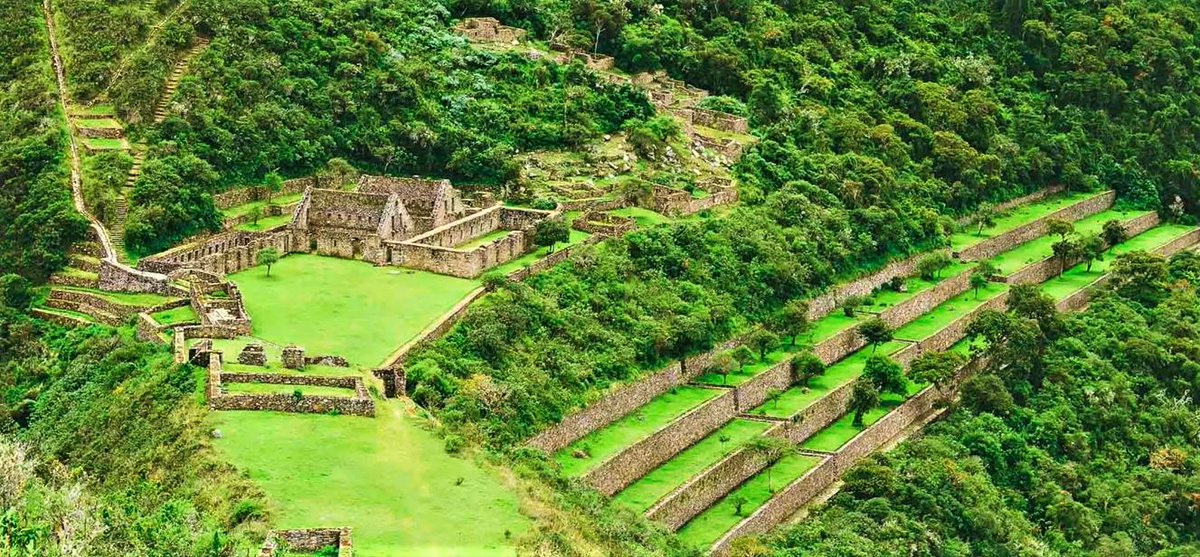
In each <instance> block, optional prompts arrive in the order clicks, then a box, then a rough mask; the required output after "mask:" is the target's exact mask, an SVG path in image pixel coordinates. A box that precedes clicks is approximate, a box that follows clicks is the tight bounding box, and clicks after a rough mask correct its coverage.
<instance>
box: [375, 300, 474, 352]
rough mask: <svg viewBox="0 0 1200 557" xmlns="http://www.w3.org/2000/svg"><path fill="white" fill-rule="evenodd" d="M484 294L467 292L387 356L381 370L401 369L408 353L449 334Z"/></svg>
mask: <svg viewBox="0 0 1200 557" xmlns="http://www.w3.org/2000/svg"><path fill="white" fill-rule="evenodd" d="M485 293H487V290H486V289H485V288H483V287H480V288H476V289H475V290H472V291H471V292H469V293H468V294H467V295H466V296H465V297H464V298H463V299H462V300H459V302H458V303H457V304H454V307H452V308H450V310H449V311H447V312H446V313H443V314H442V315H441V317H438V318H437V320H436V321H434V322H433V323H431V324H429V326H427V327H425V329H424V330H422V331H421V332H420V333H418V334H417V336H415V337H413V338H412V340H409V341H408V342H406V343H404V344H403V345H401V346H400V348H398V349H397V350H396V351H395V352H393V353H392V355H391V356H388V359H387V360H385V361H384V363H383V365H381V366H379V367H381V368H383V369H402V368H403V364H404V359H405V358H406V357H407V356H408V354H409V352H412V351H413V350H416V349H417V348H420V347H422V346H425V345H426V344H428V343H430V342H433V341H435V340H437V339H439V338H441V337H442V335H445V334H446V333H447V332H449V331H450V329H451V328H453V327H454V325H455V324H456V323H458V320H459V319H462V316H463V315H464V314H466V312H467V309H469V308H470V307H471V304H472V303H474V302H475V300H478V299H479V298H480V297H481V296H483V295H484V294H485Z"/></svg>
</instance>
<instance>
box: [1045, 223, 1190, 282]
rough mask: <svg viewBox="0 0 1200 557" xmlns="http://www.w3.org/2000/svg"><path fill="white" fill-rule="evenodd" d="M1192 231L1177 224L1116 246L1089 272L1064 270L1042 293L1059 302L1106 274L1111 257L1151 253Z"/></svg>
mask: <svg viewBox="0 0 1200 557" xmlns="http://www.w3.org/2000/svg"><path fill="white" fill-rule="evenodd" d="M1193 228H1194V227H1191V226H1184V225H1181V224H1160V225H1158V226H1156V227H1154V228H1151V229H1150V230H1147V231H1145V232H1143V233H1141V234H1138V235H1137V236H1134V237H1132V238H1130V239H1128V240H1126V241H1124V242H1121V243H1120V244H1117V245H1116V246H1115V247H1113V248H1112V249H1111V250H1109V253H1108V254H1107V255H1105V256H1104V259H1101V260H1099V261H1096V262H1094V263H1092V270H1091V271H1088V270H1087V265H1084V264H1079V265H1076V266H1074V267H1072V268H1070V269H1067V271H1066V272H1065V273H1063V274H1062V276H1059V277H1056V278H1052V279H1050V280H1048V281H1046V282H1044V283H1042V287H1041V288H1042V292H1045V293H1046V294H1049V295H1050V296H1052V297H1053V298H1054V299H1055V300H1062V299H1063V298H1066V297H1067V296H1070V295H1071V294H1074V293H1075V292H1076V291H1078V290H1079V289H1081V288H1083V287H1085V286H1087V285H1089V284H1091V283H1092V282H1093V281H1095V280H1096V279H1098V278H1100V277H1101V276H1103V275H1104V274H1105V273H1107V272H1108V268H1109V266H1110V265H1112V262H1113V259H1114V258H1115V256H1117V255H1120V254H1122V253H1129V252H1131V251H1139V250H1142V251H1152V250H1154V249H1155V248H1158V247H1159V246H1162V245H1164V244H1166V243H1167V242H1170V241H1172V240H1174V239H1175V238H1178V237H1180V236H1182V235H1184V234H1187V233H1188V232H1190V231H1191V230H1192V229H1193Z"/></svg>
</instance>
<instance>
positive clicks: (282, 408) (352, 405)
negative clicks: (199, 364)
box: [206, 357, 375, 417]
mask: <svg viewBox="0 0 1200 557" xmlns="http://www.w3.org/2000/svg"><path fill="white" fill-rule="evenodd" d="M214 362H215V364H214ZM214 365H215V368H216V369H215V370H214ZM224 383H266V384H272V385H297V386H300V385H309V386H315V387H338V388H344V389H353V390H354V396H353V397H337V396H309V395H305V396H302V397H300V398H296V397H294V396H292V395H287V394H267V395H250V394H245V395H243V394H235V395H231V394H225V393H223V392H222V390H221V385H222V384H224ZM206 392H207V393H208V407H209V409H212V410H258V411H275V412H293V413H299V414H325V413H329V412H337V413H339V414H348V415H352V416H368V417H374V416H375V401H373V400H371V397H370V396H369V395H368V394H367V389H366V386H365V385H364V384H363V381H362V378H360V377H328V376H319V375H281V374H274V373H223V372H222V371H221V369H220V357H216V358H209V373H208V385H207V388H206Z"/></svg>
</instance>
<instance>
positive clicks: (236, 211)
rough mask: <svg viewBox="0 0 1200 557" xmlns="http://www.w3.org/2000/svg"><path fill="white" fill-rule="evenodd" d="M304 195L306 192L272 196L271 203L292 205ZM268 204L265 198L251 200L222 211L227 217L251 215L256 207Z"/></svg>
mask: <svg viewBox="0 0 1200 557" xmlns="http://www.w3.org/2000/svg"><path fill="white" fill-rule="evenodd" d="M303 197H304V193H292V194H288V195H276V196H274V197H272V198H271V204H273V205H290V204H292V203H296V202H298V201H300V199H301V198H303ZM266 206H267V200H265V199H264V200H262V201H251V202H249V203H243V204H241V205H234V206H233V207H230V208H228V209H225V210H224V211H221V215H222V216H223V217H225V218H229V217H240V216H242V215H249V214H250V211H253V210H254V209H255V208H259V209H261V208H264V207H266Z"/></svg>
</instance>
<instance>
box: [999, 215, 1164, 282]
mask: <svg viewBox="0 0 1200 557" xmlns="http://www.w3.org/2000/svg"><path fill="white" fill-rule="evenodd" d="M1146 213H1148V211H1115V210H1108V211H1101V212H1099V213H1096V214H1095V215H1092V216H1090V217H1087V218H1084V219H1080V220H1078V221H1076V222H1075V231H1076V232H1077V233H1078V234H1079V235H1081V236H1085V237H1086V236H1095V235H1097V234H1099V233H1100V229H1101V228H1103V227H1104V223H1105V222H1108V221H1110V220H1118V221H1125V220H1128V219H1131V218H1134V217H1137V216H1140V215H1144V214H1146ZM1057 241H1058V236H1049V235H1047V236H1042V237H1040V238H1038V239H1036V240H1032V241H1030V242H1026V243H1024V244H1021V245H1019V246H1017V247H1015V248H1013V249H1011V250H1009V251H1006V252H1004V253H1002V254H1000V255H997V256H996V257H995V258H993V259H992V263H993V264H995V265H996V267H997V268H998V269H1000V274H1003V275H1009V274H1012V273H1014V272H1016V271H1018V270H1020V269H1021V268H1022V267H1025V266H1027V265H1032V264H1034V263H1037V262H1039V261H1041V260H1043V259H1046V258H1047V257H1050V256H1052V255H1054V249H1053V247H1052V246H1054V243H1055V242H1057Z"/></svg>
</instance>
